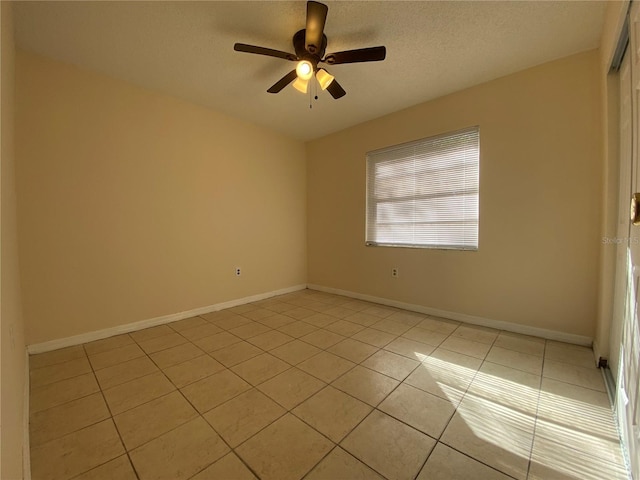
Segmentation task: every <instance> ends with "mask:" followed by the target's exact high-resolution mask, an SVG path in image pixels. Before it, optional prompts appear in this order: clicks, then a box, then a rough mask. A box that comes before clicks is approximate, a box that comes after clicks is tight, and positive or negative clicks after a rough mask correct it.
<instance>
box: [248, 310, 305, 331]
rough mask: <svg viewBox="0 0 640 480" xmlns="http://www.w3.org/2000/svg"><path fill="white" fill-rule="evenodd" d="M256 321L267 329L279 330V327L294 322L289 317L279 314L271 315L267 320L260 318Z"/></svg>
mask: <svg viewBox="0 0 640 480" xmlns="http://www.w3.org/2000/svg"><path fill="white" fill-rule="evenodd" d="M256 321H257V322H259V323H261V324H262V325H265V326H267V327H269V328H280V327H284V326H285V325H289V324H290V323H293V322H295V321H296V320H294V319H293V318H291V317H287V316H286V315H282V314H281V313H276V314H275V315H272V316H270V317H267V318H261V319H259V320H256Z"/></svg>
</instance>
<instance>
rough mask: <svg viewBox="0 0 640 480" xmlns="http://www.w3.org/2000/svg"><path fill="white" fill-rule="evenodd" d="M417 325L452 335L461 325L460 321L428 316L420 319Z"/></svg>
mask: <svg viewBox="0 0 640 480" xmlns="http://www.w3.org/2000/svg"><path fill="white" fill-rule="evenodd" d="M416 326H418V327H420V328H423V329H425V330H431V331H432V332H437V333H442V334H444V335H451V334H452V333H453V332H454V330H455V329H456V328H458V326H460V322H455V321H453V320H446V319H444V318H434V317H427V318H424V319H422V320H420V322H419V323H418V324H417V325H416Z"/></svg>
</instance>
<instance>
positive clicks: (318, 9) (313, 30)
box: [304, 2, 328, 54]
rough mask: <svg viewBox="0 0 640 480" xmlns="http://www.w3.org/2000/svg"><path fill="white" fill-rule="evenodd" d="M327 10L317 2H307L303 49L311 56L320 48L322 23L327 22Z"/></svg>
mask: <svg viewBox="0 0 640 480" xmlns="http://www.w3.org/2000/svg"><path fill="white" fill-rule="evenodd" d="M327 11H328V8H327V6H326V5H325V4H323V3H319V2H307V27H306V35H305V39H304V48H305V49H306V50H307V52H309V53H311V54H316V53H318V52H319V51H320V49H321V48H322V35H323V32H324V22H325V21H326V20H327Z"/></svg>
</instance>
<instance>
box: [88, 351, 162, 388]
mask: <svg viewBox="0 0 640 480" xmlns="http://www.w3.org/2000/svg"><path fill="white" fill-rule="evenodd" d="M157 371H158V367H156V366H155V365H154V363H153V362H152V361H151V360H149V357H147V356H144V357H139V358H134V359H133V360H129V361H127V362H123V363H119V364H117V365H113V366H111V367H107V368H103V369H102V370H97V371H96V373H95V375H96V378H97V379H98V382H99V383H100V388H102V389H103V390H106V389H107V388H111V387H115V386H116V385H120V384H121V383H125V382H128V381H130V380H135V379H136V378H140V377H144V376H145V375H149V374H150V373H153V372H157Z"/></svg>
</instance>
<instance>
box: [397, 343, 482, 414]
mask: <svg viewBox="0 0 640 480" xmlns="http://www.w3.org/2000/svg"><path fill="white" fill-rule="evenodd" d="M481 364H482V360H480V359H478V358H474V357H469V356H467V355H462V354H459V353H455V352H450V351H448V350H443V349H436V350H435V351H434V352H433V353H432V354H431V356H429V357H428V358H426V359H425V360H424V362H422V365H420V366H419V367H418V368H416V369H415V370H414V371H413V372H412V373H411V374H410V375H409V376H408V377H407V378H406V380H405V383H407V384H409V385H413V386H414V387H417V388H419V389H420V390H424V391H425V392H429V393H432V394H434V395H437V396H439V397H441V398H444V399H445V400H449V401H451V402H452V403H453V404H454V405H455V404H457V403H459V402H460V400H462V396H463V395H464V394H465V392H466V391H467V388H469V385H470V384H471V381H472V380H473V378H474V377H475V375H476V372H477V370H478V368H480V365H481Z"/></svg>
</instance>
